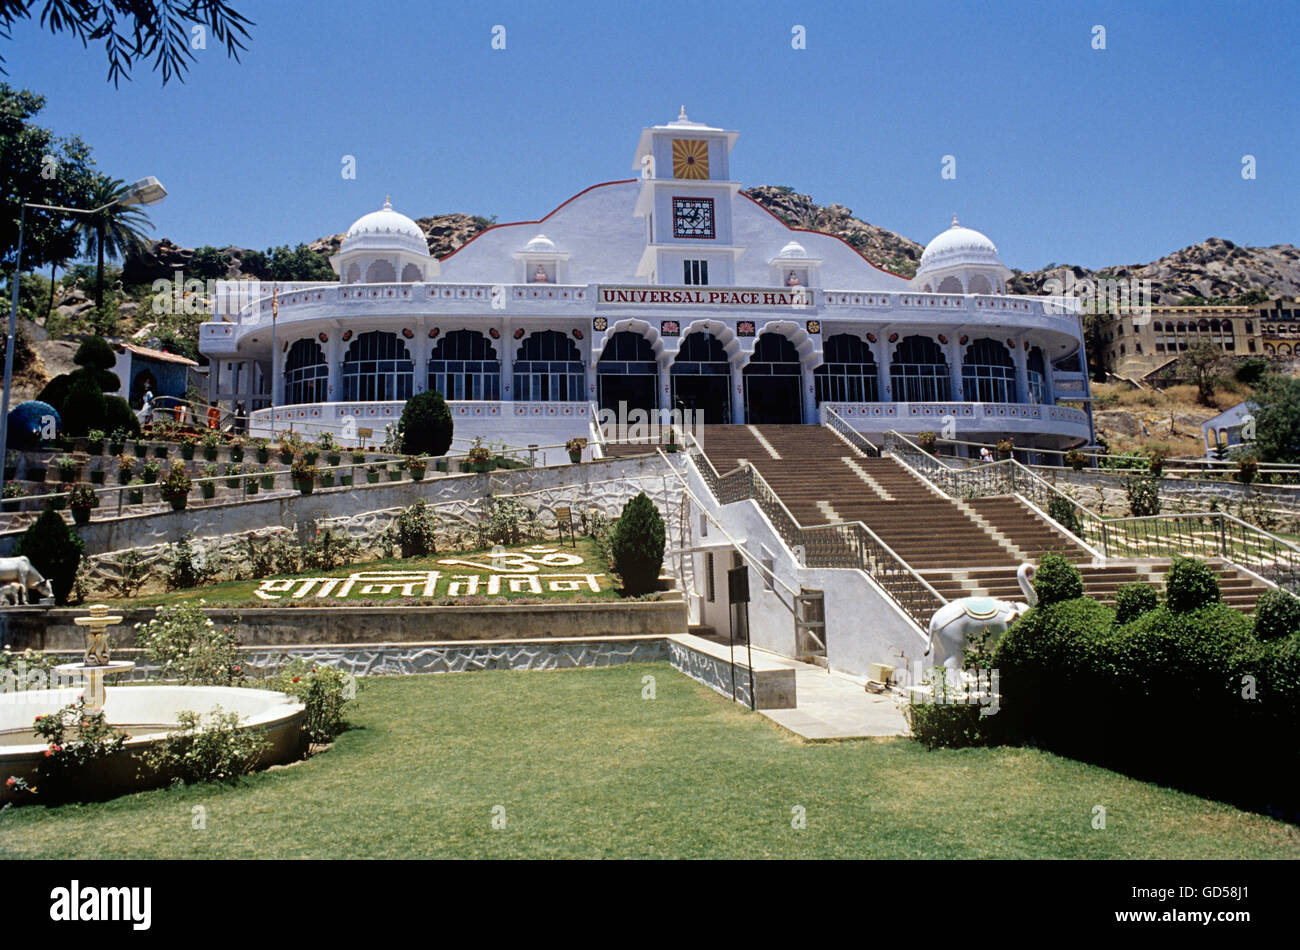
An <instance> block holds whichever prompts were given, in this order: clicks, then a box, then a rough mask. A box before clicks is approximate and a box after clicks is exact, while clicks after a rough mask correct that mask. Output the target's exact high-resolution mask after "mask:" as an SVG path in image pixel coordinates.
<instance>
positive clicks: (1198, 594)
mask: <svg viewBox="0 0 1300 950" xmlns="http://www.w3.org/2000/svg"><path fill="white" fill-rule="evenodd" d="M1222 599H1223V597H1222V595H1221V594H1220V593H1219V578H1218V576H1217V575H1216V574H1215V573H1214V569H1213V568H1212V567H1210V565H1208V564H1206V563H1205V562H1204V561H1200V560H1197V559H1196V558H1193V557H1183V556H1182V555H1180V554H1175V555H1174V560H1173V564H1171V565H1170V566H1169V572H1168V573H1167V574H1165V604H1166V605H1167V606H1168V607H1169V609H1170V610H1172V611H1174V612H1175V613H1186V612H1188V611H1191V610H1199V609H1200V608H1202V607H1208V606H1210V605H1211V604H1217V603H1219V602H1220V601H1221V600H1222Z"/></svg>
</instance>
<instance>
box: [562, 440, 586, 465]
mask: <svg viewBox="0 0 1300 950" xmlns="http://www.w3.org/2000/svg"><path fill="white" fill-rule="evenodd" d="M586 447H587V440H586V439H584V438H581V437H580V436H575V437H574V438H572V439H570V440H569V441H567V442H565V443H564V450H565V451H566V452H568V453H569V461H570V462H575V463H576V462H581V461H582V450H583V449H585V448H586Z"/></svg>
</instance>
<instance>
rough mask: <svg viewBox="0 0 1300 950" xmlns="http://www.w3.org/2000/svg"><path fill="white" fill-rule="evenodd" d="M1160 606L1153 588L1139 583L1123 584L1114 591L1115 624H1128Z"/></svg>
mask: <svg viewBox="0 0 1300 950" xmlns="http://www.w3.org/2000/svg"><path fill="white" fill-rule="evenodd" d="M1159 606H1160V598H1159V597H1157V596H1156V592H1155V590H1154V589H1153V588H1151V587H1149V586H1148V585H1146V584H1143V583H1142V582H1141V581H1134V582H1133V583H1131V584H1124V585H1123V586H1121V587H1120V588H1119V589H1118V590H1117V591H1115V622H1116V623H1128V622H1129V621H1130V620H1136V619H1137V618H1138V617H1140V616H1142V615H1143V614H1144V613H1146V612H1147V611H1150V610H1155V609H1156V608H1157V607H1159Z"/></svg>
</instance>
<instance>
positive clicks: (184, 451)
mask: <svg viewBox="0 0 1300 950" xmlns="http://www.w3.org/2000/svg"><path fill="white" fill-rule="evenodd" d="M181 458H183V459H185V460H186V461H187V462H188V461H189V460H190V459H192V458H194V446H192V445H182V446H181Z"/></svg>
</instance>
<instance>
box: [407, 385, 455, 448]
mask: <svg viewBox="0 0 1300 950" xmlns="http://www.w3.org/2000/svg"><path fill="white" fill-rule="evenodd" d="M453 429H454V424H453V423H452V419H451V410H450V409H448V408H447V401H446V400H445V399H443V398H442V393H440V392H438V391H437V390H436V389H429V390H426V391H424V392H422V393H416V394H415V395H414V396H412V397H411V398H410V399H408V400H407V401H406V406H405V408H403V409H402V416H401V418H400V419H398V421H397V441H398V442H399V444H400V451H401V452H402V454H404V455H446V454H447V449H449V448H451V437H452V431H453Z"/></svg>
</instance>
